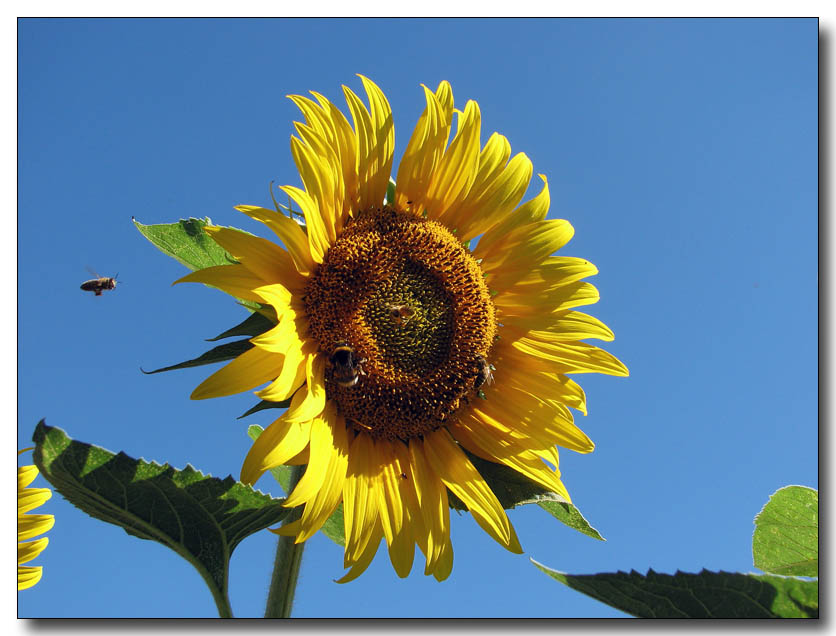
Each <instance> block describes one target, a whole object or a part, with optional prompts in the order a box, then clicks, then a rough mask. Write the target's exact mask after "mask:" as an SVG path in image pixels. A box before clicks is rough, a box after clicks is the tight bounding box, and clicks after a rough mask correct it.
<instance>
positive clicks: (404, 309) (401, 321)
mask: <svg viewBox="0 0 836 636" xmlns="http://www.w3.org/2000/svg"><path fill="white" fill-rule="evenodd" d="M389 315H390V316H391V317H392V320H394V321H395V322H396V323H398V326H399V327H401V326H403V325H405V324H406V323H408V322H409V320H410V319H411V318H412V317H413V316H414V315H415V310H414V309H413V308H412V307H410V306H409V305H389Z"/></svg>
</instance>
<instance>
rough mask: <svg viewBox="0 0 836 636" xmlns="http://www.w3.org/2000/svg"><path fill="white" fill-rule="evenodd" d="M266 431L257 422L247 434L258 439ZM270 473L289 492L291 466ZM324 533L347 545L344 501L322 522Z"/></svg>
mask: <svg viewBox="0 0 836 636" xmlns="http://www.w3.org/2000/svg"><path fill="white" fill-rule="evenodd" d="M263 432H264V429H263V428H261V427H260V426H258V425H257V424H252V425H251V426H250V427H249V428H247V435H249V436H250V439H251V440H253V441H255V440H257V439H258V436H259V435H261V434H262V433H263ZM270 474H271V475H273V478H274V479H275V480H276V481H277V482H279V485H280V486H281V487H282V489H283V490H284V491H285V493H287V491H288V486H289V485H290V466H277V467H276V468H271V469H270ZM321 530H322V533H323V534H324V535H325V536H326V537H328V538H329V539H331V541H333V542H334V543H336V544H337V545H341V546H345V523H344V521H343V504H342V502H340V503H339V505H338V506H337V508H336V510H334V512H333V513H332V514H331V516H330V517H328V519H327V520H326V521H325V523H324V524H322V528H321Z"/></svg>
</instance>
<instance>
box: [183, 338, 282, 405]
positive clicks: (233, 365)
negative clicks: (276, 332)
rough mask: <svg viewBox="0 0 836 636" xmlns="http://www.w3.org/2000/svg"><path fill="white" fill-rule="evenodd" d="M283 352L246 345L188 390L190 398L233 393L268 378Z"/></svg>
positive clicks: (274, 369) (244, 389) (274, 371)
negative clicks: (245, 349)
mask: <svg viewBox="0 0 836 636" xmlns="http://www.w3.org/2000/svg"><path fill="white" fill-rule="evenodd" d="M282 362H283V356H281V355H280V354H275V353H270V352H269V351H264V350H263V349H260V348H259V347H253V348H252V349H247V351H245V352H244V353H242V354H241V355H239V356H238V357H237V358H235V359H234V360H232V362H230V363H229V364H227V365H226V366H225V367H223V368H221V369H218V370H217V371H215V373H213V374H212V375H210V376H209V377H208V378H206V379H205V380H204V381H203V382H201V383H200V384H199V385H198V386H197V388H196V389H195V390H194V391H192V395H191V399H193V400H205V399H207V398H213V397H220V396H222V395H234V394H235V393H241V392H243V391H248V390H250V389H253V388H255V387H257V386H258V385H260V384H264V383H265V382H267V381H268V380H272V379H273V378H275V377H276V375H277V374H278V373H279V371H280V370H281V365H282Z"/></svg>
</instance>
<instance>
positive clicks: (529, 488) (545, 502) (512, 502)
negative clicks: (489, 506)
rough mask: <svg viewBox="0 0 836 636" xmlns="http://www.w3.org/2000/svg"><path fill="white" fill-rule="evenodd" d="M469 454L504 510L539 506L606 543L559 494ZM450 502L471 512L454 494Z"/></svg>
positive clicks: (513, 471) (504, 467)
mask: <svg viewBox="0 0 836 636" xmlns="http://www.w3.org/2000/svg"><path fill="white" fill-rule="evenodd" d="M465 453H466V454H467V457H468V459H469V460H470V461H471V462H472V463H473V465H474V466H475V467H476V470H478V471H479V474H480V475H482V478H483V479H484V480H485V481H486V482H487V484H488V486H490V488H491V490H492V491H493V492H494V494H495V495H496V498H497V499H499V503H500V504H502V507H503V508H504V509H506V510H509V509H511V508H514V507H516V506H523V505H526V504H532V503H536V504H538V505H539V506H540V507H541V508H543V510H545V511H546V512H548V513H549V514H551V515H552V516H553V517H554V518H555V519H557V520H558V521H560V522H561V523H563V524H565V525H567V526H568V527H570V528H572V529H573V530H577V531H578V532H582V533H583V534H585V535H587V536H590V537H592V538H593V539H598V540H600V541H604V540H605V539H604V537H602V536H601V534H600V533H599V532H598V531H597V530H596V529H595V528H593V527H592V526H591V525H589V522H588V521H587V520H586V519H585V518H584V516H583V515H582V514H581V513H580V511H579V510H578V509H577V508H576V507H575V506H574V505H572V504H571V503H569V502H568V501H566V499H564V498H563V497H561V496H560V495H558V494H557V493H555V492H552V491H550V490H547V489H546V488H544V487H543V486H541V485H540V484H537V483H534V482H533V481H531V480H530V479H529V478H528V477H526V476H525V475H522V474H520V473H518V472H517V471H516V470H513V469H512V468H509V467H508V466H505V465H503V464H497V463H494V462H489V461H486V460H484V459H482V458H480V457H477V456H476V455H473V454H472V453H469V452H467V451H465ZM447 498H448V500H449V502H450V506H451V507H452V508H455V509H457V510H467V507H466V506H465V505H464V503H462V502H461V501H460V500H459V498H458V497H456V496H455V495H453V493H451V492H448V493H447Z"/></svg>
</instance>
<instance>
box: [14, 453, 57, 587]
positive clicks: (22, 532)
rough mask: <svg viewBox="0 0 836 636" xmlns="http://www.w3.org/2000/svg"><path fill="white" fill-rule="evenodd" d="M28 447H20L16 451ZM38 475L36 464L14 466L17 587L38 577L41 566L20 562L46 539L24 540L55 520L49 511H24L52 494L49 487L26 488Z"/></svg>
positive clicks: (34, 553) (28, 584) (39, 549)
mask: <svg viewBox="0 0 836 636" xmlns="http://www.w3.org/2000/svg"><path fill="white" fill-rule="evenodd" d="M29 450H32V449H31V448H24V449H23V450H22V451H18V455H20V454H21V453H25V452H26V451H29ZM37 476H38V468H37V467H36V466H18V468H17V589H18V591H20V590H26V589H28V588H30V587H32V586H33V585H35V584H36V583H37V582H38V581H40V580H41V576H42V574H43V567H42V566H30V565H23V564H24V563H29V561H31V560H32V559H34V558H35V557H37V556H38V555H39V554H40V553H41V552H42V551H43V549H44V548H45V547H46V546H47V543H49V539H47V538H46V537H41V538H40V539H36V540H35V541H28V539H32V538H33V537H36V536H38V535H40V534H43V533H44V532H47V531H48V530H50V529H51V528H52V526H53V524H54V523H55V517H53V516H52V515H33V514H28V512H29V511H30V510H33V509H35V508H37V507H38V506H40V505H42V504H43V503H44V502H45V501H47V500H48V499H49V498H50V497H52V491H51V490H50V489H49V488H27V486H29V484H31V483H32V482H33V481H34V480H35V477H37Z"/></svg>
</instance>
